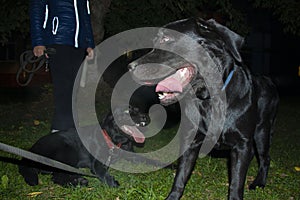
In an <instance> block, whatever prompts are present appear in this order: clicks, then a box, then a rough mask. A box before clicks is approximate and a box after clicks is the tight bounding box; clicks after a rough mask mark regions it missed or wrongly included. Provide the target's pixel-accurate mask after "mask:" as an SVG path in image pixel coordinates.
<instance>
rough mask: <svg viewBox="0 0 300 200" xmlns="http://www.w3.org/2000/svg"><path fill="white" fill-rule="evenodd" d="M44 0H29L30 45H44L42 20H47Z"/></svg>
mask: <svg viewBox="0 0 300 200" xmlns="http://www.w3.org/2000/svg"><path fill="white" fill-rule="evenodd" d="M46 5H47V2H46V0H30V10H29V12H30V13H29V14H30V33H31V43H32V46H33V47H35V46H38V45H45V42H44V34H45V29H44V27H43V25H44V21H45V20H47V19H46V16H45V13H46Z"/></svg>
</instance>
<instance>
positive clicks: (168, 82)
mask: <svg viewBox="0 0 300 200" xmlns="http://www.w3.org/2000/svg"><path fill="white" fill-rule="evenodd" d="M194 74H195V69H194V67H193V66H191V65H188V66H184V67H181V68H180V69H178V70H177V71H176V72H175V73H174V74H172V75H170V76H168V77H167V78H165V79H163V80H162V81H160V82H159V83H158V84H157V86H156V89H155V91H156V93H157V94H158V98H159V99H160V101H161V102H168V101H170V100H173V99H174V98H176V97H177V96H178V95H180V94H181V93H182V92H183V91H184V88H185V87H186V86H187V85H188V84H189V83H190V82H191V80H192V79H193V77H194Z"/></svg>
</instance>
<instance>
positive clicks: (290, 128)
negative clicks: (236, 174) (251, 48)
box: [0, 92, 300, 200]
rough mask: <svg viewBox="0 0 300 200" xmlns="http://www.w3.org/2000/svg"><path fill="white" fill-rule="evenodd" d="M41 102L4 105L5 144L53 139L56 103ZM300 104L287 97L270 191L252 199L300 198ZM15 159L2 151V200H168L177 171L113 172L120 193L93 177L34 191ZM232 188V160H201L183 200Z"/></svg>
mask: <svg viewBox="0 0 300 200" xmlns="http://www.w3.org/2000/svg"><path fill="white" fill-rule="evenodd" d="M49 93H50V92H49ZM41 98H42V99H43V101H42V103H41ZM41 98H38V99H34V100H31V101H27V102H21V101H17V102H12V103H8V102H6V103H1V104H0V111H1V113H0V119H1V122H2V125H1V128H0V142H3V143H6V144H10V145H13V146H17V147H20V148H24V149H28V148H29V147H30V146H31V145H32V144H33V143H34V142H35V141H36V140H37V139H38V138H40V137H41V136H42V135H45V134H48V131H49V129H50V123H49V121H48V118H49V115H48V113H49V112H51V103H49V102H51V98H50V99H49V98H48V94H46V95H45V94H44V95H42V97H41ZM299 102H300V98H299V97H282V100H281V105H280V109H279V113H278V120H277V125H276V131H275V135H274V138H273V143H272V147H271V157H272V161H271V168H270V173H269V178H268V184H267V186H266V187H265V189H258V190H256V191H249V190H248V189H247V188H246V189H245V195H244V196H245V199H246V200H247V199H248V200H264V199H267V200H296V199H300V171H296V168H295V167H297V166H298V167H300V157H299V155H300V103H299ZM41 105H42V106H41ZM37 110H38V111H39V112H38V111H37ZM34 120H37V121H34ZM172 131H174V130H165V131H164V133H163V135H167V134H171V133H170V132H172ZM162 138H168V137H163V136H162ZM156 142H157V140H154V139H152V140H150V141H147V143H146V146H145V148H146V149H147V148H151V147H152V146H153V145H154V144H156ZM12 158H15V159H20V158H19V157H17V156H14V155H11V154H8V153H5V152H2V151H1V152H0V199H7V200H12V199H20V200H24V199H43V200H46V199H82V200H83V199H101V200H102V199H103V200H131V199H132V200H138V199H141V200H147V199H149V200H158V199H164V198H165V197H166V196H167V194H168V192H169V190H170V188H171V185H172V181H173V177H174V172H175V171H173V170H170V169H162V170H159V171H156V172H151V173H146V174H130V173H124V172H120V171H116V170H113V169H111V170H110V171H111V174H112V175H114V176H115V178H116V179H117V180H118V181H119V182H120V184H121V186H120V187H119V188H116V189H115V188H109V187H107V186H106V185H104V184H102V183H101V182H100V181H98V180H97V179H93V178H89V181H90V183H89V186H88V187H82V188H80V187H75V188H63V187H61V186H58V185H55V184H53V183H52V182H51V181H50V177H49V176H48V175H40V184H39V185H38V186H34V187H30V186H28V185H26V184H25V182H24V180H23V178H22V177H21V176H20V175H19V173H18V171H17V166H16V164H13V163H12V162H11V159H12ZM256 167H257V165H256V161H255V160H253V162H252V164H251V167H250V170H249V172H248V176H247V183H246V185H248V184H249V183H250V181H251V180H253V178H254V176H255V175H256ZM227 187H228V180H227V168H226V160H225V159H221V158H210V157H205V158H203V159H198V163H197V166H196V169H195V170H194V172H193V175H192V177H191V179H190V181H189V182H188V185H187V187H186V190H185V193H184V197H183V198H182V199H183V200H191V199H195V200H199V199H200V200H201V199H203V200H207V199H208V200H216V199H226V196H227Z"/></svg>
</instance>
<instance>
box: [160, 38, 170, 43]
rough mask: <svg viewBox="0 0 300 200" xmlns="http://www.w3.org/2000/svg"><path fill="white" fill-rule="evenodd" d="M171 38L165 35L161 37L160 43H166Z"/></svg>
mask: <svg viewBox="0 0 300 200" xmlns="http://www.w3.org/2000/svg"><path fill="white" fill-rule="evenodd" d="M170 40H171V39H170V38H169V37H167V36H163V37H162V38H161V39H160V41H159V42H160V43H161V44H162V43H165V42H169V41H170Z"/></svg>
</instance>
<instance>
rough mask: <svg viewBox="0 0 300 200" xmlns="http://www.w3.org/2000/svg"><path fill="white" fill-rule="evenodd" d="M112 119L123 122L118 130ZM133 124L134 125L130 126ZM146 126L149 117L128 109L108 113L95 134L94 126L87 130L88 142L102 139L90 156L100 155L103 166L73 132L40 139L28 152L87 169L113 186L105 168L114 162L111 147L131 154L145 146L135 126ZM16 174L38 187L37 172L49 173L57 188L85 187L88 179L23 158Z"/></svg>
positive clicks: (74, 131)
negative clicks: (89, 132)
mask: <svg viewBox="0 0 300 200" xmlns="http://www.w3.org/2000/svg"><path fill="white" fill-rule="evenodd" d="M129 116H131V118H130V117H129ZM114 117H117V118H118V122H119V123H122V124H121V125H120V124H119V125H120V127H119V126H118V125H117V124H116V122H115V118H114ZM133 122H135V123H136V124H132V123H133ZM148 123H149V118H148V116H147V115H145V114H142V113H140V112H139V111H138V109H136V108H132V107H130V109H119V108H118V109H116V110H115V111H114V115H113V114H112V113H111V112H110V113H109V114H107V116H106V117H105V118H104V119H103V121H102V123H101V128H102V129H103V130H102V131H101V130H99V131H97V129H95V128H94V127H93V126H90V127H87V128H88V129H90V130H91V132H92V133H91V134H90V135H89V136H87V137H90V138H88V140H89V141H91V142H93V141H95V140H96V139H99V140H101V141H100V142H97V144H99V143H100V145H98V146H97V145H94V146H96V147H99V148H98V149H94V150H93V153H95V154H93V155H96V154H101V155H100V156H101V158H103V157H104V160H107V163H105V164H106V165H104V164H103V163H101V162H99V161H98V160H97V159H95V157H94V156H93V155H91V153H89V152H88V151H87V149H86V148H85V146H84V145H83V143H82V141H81V139H80V137H79V136H78V133H77V131H76V130H75V129H70V130H68V131H60V132H57V133H53V134H49V135H46V136H44V137H42V138H40V139H39V140H38V141H37V142H36V143H35V144H34V145H33V146H32V147H31V149H30V151H31V152H34V153H37V154H40V155H43V156H46V157H49V158H52V159H54V160H57V161H60V162H62V163H65V164H68V165H71V166H73V167H76V168H90V170H91V172H92V173H93V174H95V175H96V176H97V177H98V178H99V179H100V180H101V181H103V182H104V183H106V184H108V185H109V186H111V187H116V186H118V185H119V183H118V182H117V181H116V180H115V179H114V178H113V177H112V176H110V175H109V173H108V167H107V166H109V165H110V164H111V163H112V162H114V161H115V160H114V159H113V158H112V157H113V155H111V153H112V150H113V149H112V148H113V147H114V145H116V146H117V147H120V148H121V149H123V150H126V151H133V146H134V145H135V144H137V143H144V140H145V137H144V135H143V134H142V133H141V132H140V131H139V130H138V128H137V126H145V125H146V124H148ZM95 130H96V131H95ZM101 132H102V133H101ZM102 147H103V148H102ZM107 147H108V148H107ZM108 149H109V150H108ZM115 150H116V149H115ZM108 162H109V163H108ZM19 172H20V174H21V175H22V176H23V177H24V179H25V181H26V183H27V184H29V185H37V184H38V174H39V173H40V172H45V173H46V172H51V173H52V180H53V182H54V183H57V184H60V185H73V186H75V185H83V186H85V185H87V184H88V181H87V179H85V178H83V177H82V176H81V175H78V174H72V173H68V172H65V171H62V170H58V169H51V168H50V167H47V166H43V165H41V164H39V163H35V162H33V161H30V160H27V159H22V164H21V165H19Z"/></svg>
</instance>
